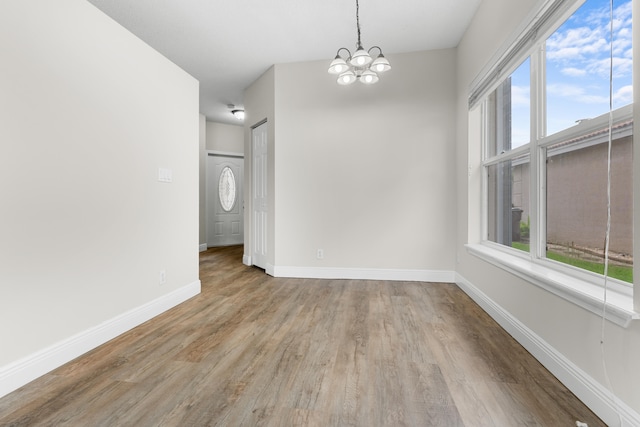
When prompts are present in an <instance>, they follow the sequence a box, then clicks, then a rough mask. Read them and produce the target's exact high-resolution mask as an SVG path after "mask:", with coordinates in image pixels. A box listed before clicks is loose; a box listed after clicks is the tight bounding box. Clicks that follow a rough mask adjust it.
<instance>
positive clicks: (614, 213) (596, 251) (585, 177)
mask: <svg viewBox="0 0 640 427" xmlns="http://www.w3.org/2000/svg"><path fill="white" fill-rule="evenodd" d="M616 135H618V136H617V137H616V139H614V140H613V144H612V149H611V180H612V182H611V237H610V244H609V249H610V251H609V252H610V264H609V265H610V267H609V275H610V276H611V277H615V278H617V279H620V280H624V281H628V282H632V281H633V280H632V267H633V196H632V194H633V193H632V183H633V180H632V167H633V165H632V159H633V151H632V147H633V142H632V138H633V136H632V124H631V123H630V122H628V123H626V124H623V125H619V126H616ZM608 136H609V132H608V129H607V128H604V129H602V130H601V131H599V132H594V133H591V134H589V135H584V136H582V137H579V138H574V139H572V140H570V141H563V142H560V143H557V144H554V145H551V146H549V147H548V149H547V168H546V169H547V258H549V259H553V260H556V261H560V262H563V263H567V264H571V265H574V266H576V267H580V268H584V269H586V270H590V271H595V272H598V273H602V272H603V265H604V255H603V253H604V241H605V233H606V225H607V149H608V142H607V141H608Z"/></svg>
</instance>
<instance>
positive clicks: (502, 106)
mask: <svg viewBox="0 0 640 427" xmlns="http://www.w3.org/2000/svg"><path fill="white" fill-rule="evenodd" d="M529 62H530V61H529V58H527V59H526V60H525V61H524V62H523V63H522V64H521V65H520V66H519V67H518V68H517V69H516V70H515V71H514V72H513V73H512V74H511V75H510V76H509V77H508V78H507V79H505V80H504V81H503V82H502V84H500V86H498V87H497V88H496V90H495V91H493V92H492V93H491V94H490V95H489V97H488V113H489V121H488V123H489V136H488V144H487V157H493V156H495V155H497V154H501V153H503V152H507V151H509V150H512V149H514V148H517V147H521V146H523V145H525V144H527V143H529V139H530V134H531V131H530V125H529V123H530V120H531V119H530V114H531V107H530V105H531V102H530V89H531V77H530V74H531V72H530V66H529Z"/></svg>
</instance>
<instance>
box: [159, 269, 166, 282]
mask: <svg viewBox="0 0 640 427" xmlns="http://www.w3.org/2000/svg"><path fill="white" fill-rule="evenodd" d="M166 281H167V272H166V271H164V270H160V284H161V285H164V283H165V282H166Z"/></svg>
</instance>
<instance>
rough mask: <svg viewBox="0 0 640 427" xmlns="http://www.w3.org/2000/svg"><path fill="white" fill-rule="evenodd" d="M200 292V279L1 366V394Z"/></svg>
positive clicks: (0, 395) (9, 391)
mask: <svg viewBox="0 0 640 427" xmlns="http://www.w3.org/2000/svg"><path fill="white" fill-rule="evenodd" d="M199 293H200V280H197V281H195V282H193V283H190V284H188V285H186V286H183V287H181V288H179V289H176V290H174V291H172V292H170V293H168V294H166V295H163V296H161V297H159V298H156V299H155V300H153V301H149V302H148V303H146V304H143V305H141V306H139V307H136V308H134V309H131V310H129V311H127V312H125V313H122V314H120V315H118V316H116V317H114V318H112V319H110V320H107V321H105V322H102V323H101V324H99V325H96V326H94V327H92V328H89V329H87V330H85V331H83V332H80V333H78V334H75V335H72V336H70V337H69V338H66V339H64V340H62V341H60V342H58V343H56V344H53V345H51V346H49V347H46V348H44V349H42V350H40V351H37V352H35V353H33V354H31V355H29V356H26V357H24V358H22V359H20V360H17V361H15V362H12V363H10V364H8V365H5V366H2V367H0V397H2V396H4V395H6V394H9V393H11V392H12V391H14V390H16V389H18V388H20V387H22V386H23V385H25V384H27V383H29V382H31V381H33V380H35V379H36V378H38V377H40V376H42V375H44V374H46V373H48V372H50V371H52V370H54V369H55V368H58V367H59V366H62V365H64V364H65V363H67V362H69V361H71V360H73V359H75V358H76V357H78V356H80V355H82V354H84V353H86V352H88V351H89V350H92V349H94V348H96V347H98V346H100V345H102V344H104V343H106V342H107V341H109V340H111V339H113V338H115V337H117V336H118V335H121V334H123V333H124V332H127V331H129V330H131V329H133V328H135V327H136V326H138V325H140V324H142V323H144V322H146V321H147V320H149V319H151V318H153V317H155V316H157V315H159V314H161V313H164V312H165V311H167V310H169V309H170V308H173V307H175V306H176V305H178V304H180V303H182V302H184V301H186V300H188V299H189V298H192V297H194V296H195V295H198V294H199Z"/></svg>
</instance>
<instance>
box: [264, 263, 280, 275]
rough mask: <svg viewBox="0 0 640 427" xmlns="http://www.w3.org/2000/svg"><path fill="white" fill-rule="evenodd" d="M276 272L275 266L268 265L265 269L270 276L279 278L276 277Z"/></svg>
mask: <svg viewBox="0 0 640 427" xmlns="http://www.w3.org/2000/svg"><path fill="white" fill-rule="evenodd" d="M275 270H276V268H275V267H274V266H273V264H270V263H267V265H265V267H264V272H265V273H267V274H268V275H269V276H273V277H279V276H276V275H275Z"/></svg>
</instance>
